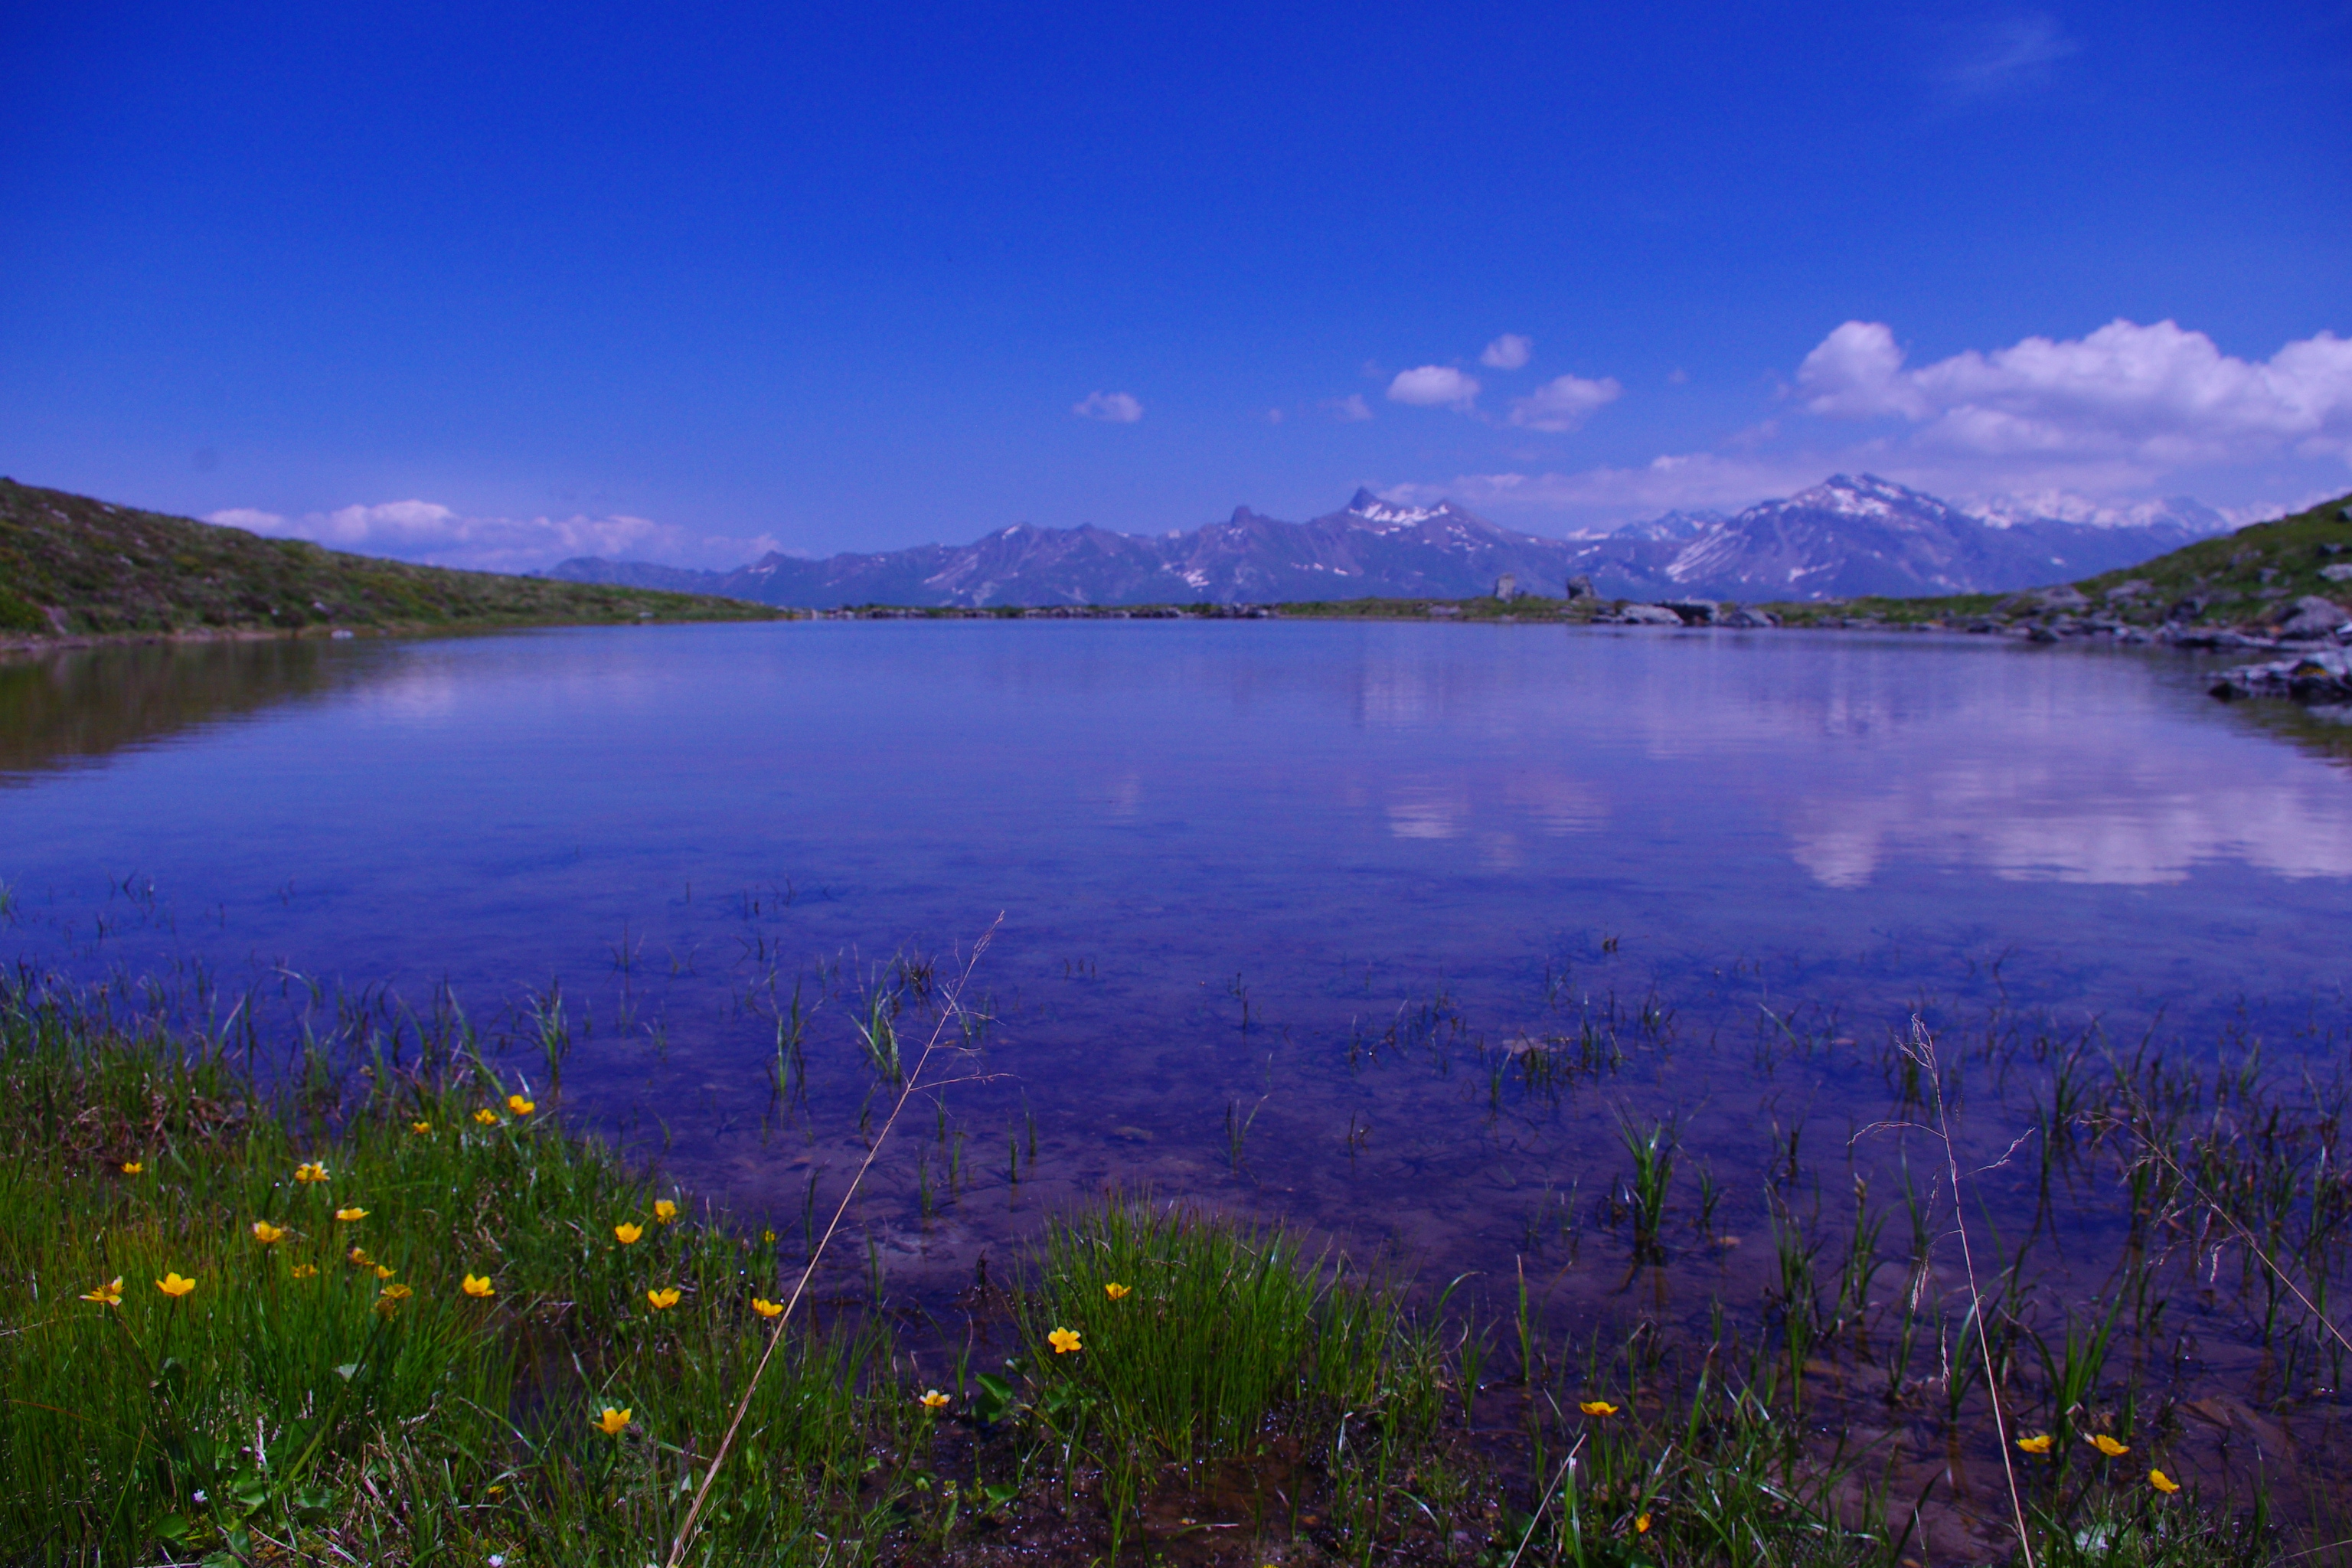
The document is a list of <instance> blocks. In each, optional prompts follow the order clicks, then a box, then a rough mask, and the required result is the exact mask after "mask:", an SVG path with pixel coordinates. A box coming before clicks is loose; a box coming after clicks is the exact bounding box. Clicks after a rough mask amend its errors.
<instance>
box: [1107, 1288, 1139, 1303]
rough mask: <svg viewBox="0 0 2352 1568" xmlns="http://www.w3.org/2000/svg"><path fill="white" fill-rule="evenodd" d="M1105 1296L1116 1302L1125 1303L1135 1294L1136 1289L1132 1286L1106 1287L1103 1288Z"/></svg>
mask: <svg viewBox="0 0 2352 1568" xmlns="http://www.w3.org/2000/svg"><path fill="white" fill-rule="evenodd" d="M1103 1294H1104V1295H1106V1296H1108V1297H1109V1298H1110V1299H1111V1300H1114V1301H1124V1300H1127V1299H1128V1298H1129V1296H1131V1295H1133V1294H1135V1287H1134V1286H1132V1285H1106V1286H1104V1287H1103Z"/></svg>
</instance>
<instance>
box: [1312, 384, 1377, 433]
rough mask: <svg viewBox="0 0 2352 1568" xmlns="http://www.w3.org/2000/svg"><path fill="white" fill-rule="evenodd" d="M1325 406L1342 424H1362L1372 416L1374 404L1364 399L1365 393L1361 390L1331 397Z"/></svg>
mask: <svg viewBox="0 0 2352 1568" xmlns="http://www.w3.org/2000/svg"><path fill="white" fill-rule="evenodd" d="M1323 408H1324V411H1325V412H1326V413H1328V414H1329V415H1330V416H1331V417H1332V418H1334V419H1337V420H1338V421H1339V423H1340V424H1342V425H1360V424H1362V423H1363V422H1364V421H1365V420H1367V419H1370V417H1371V416H1372V405H1370V404H1369V403H1366V402H1365V401H1364V395H1363V394H1362V393H1360V392H1351V393H1349V394H1348V395H1347V396H1345V397H1334V398H1331V399H1330V400H1328V402H1326V403H1325V404H1324V405H1323Z"/></svg>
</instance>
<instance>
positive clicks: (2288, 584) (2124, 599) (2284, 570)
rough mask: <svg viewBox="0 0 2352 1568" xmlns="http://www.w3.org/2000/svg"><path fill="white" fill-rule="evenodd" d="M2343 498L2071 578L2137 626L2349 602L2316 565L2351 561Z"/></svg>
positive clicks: (1834, 607)
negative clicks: (2311, 602) (2307, 602)
mask: <svg viewBox="0 0 2352 1568" xmlns="http://www.w3.org/2000/svg"><path fill="white" fill-rule="evenodd" d="M2347 507H2352V495H2343V496H2338V497H2336V499H2335V500H2331V501H2324V502H2322V503H2321V504H2320V505H2318V506H2315V507H2312V508H2310V509H2309V510H2305V511H2299V512H2296V513H2295V514H2294V515H2293V516H2292V517H2283V518H2280V519H2278V520H2276V521H2272V522H2257V523H2253V524H2252V525H2250V526H2248V527H2245V528H2242V529H2239V530H2238V531H2236V532H2234V533H2224V534H2221V535H2217V536H2216V537H2214V538H2211V539H2201V540H2199V541H2198V542H2196V543H2194V544H2186V545H2183V546H2181V547H2180V548H2179V549H2178V550H2175V551H2173V552H2170V553H2168V554H2165V555H2159V556H2158V557H2157V558H2156V559H2155V560H2153V561H2144V562H2142V563H2139V564H2138V565H2137V566H2130V567H2126V568H2124V569H2122V570H2120V571H2116V572H2103V573H2101V574H2098V575H2097V576H2095V577H2085V578H2084V579H2082V580H2081V581H2080V582H2078V583H2076V584H2074V587H2075V588H2076V589H2077V590H2079V591H2080V592H2081V593H2082V595H2083V596H2084V598H2085V599H2087V600H2089V601H2090V605H2089V608H2090V610H2091V611H2092V612H2095V613H2097V614H2099V615H2102V616H2106V617H2109V618H2111V619H2114V620H2116V621H2119V622H2122V623H2123V624H2125V625H2126V626H2158V625H2161V624H2162V623H2164V622H2165V621H2167V620H2170V621H2173V622H2175V623H2176V624H2182V625H2191V626H2247V627H2257V626H2263V625H2264V624H2265V623H2267V622H2270V621H2273V620H2275V619H2277V618H2279V616H2281V615H2282V614H2283V613H2284V612H2285V611H2286V610H2287V609H2288V608H2289V607H2290V606H2292V605H2294V602H2295V601H2296V600H2297V599H2300V598H2302V597H2304V596H2305V595H2318V596H2319V597H2321V598H2325V599H2333V600H2335V601H2336V603H2338V604H2352V583H2335V582H2330V581H2328V580H2327V579H2326V578H2325V577H2323V576H2321V575H2320V573H2321V571H2322V570H2323V569H2324V568H2326V567H2329V566H2335V565H2340V564H2346V563H2352V518H2347V517H2346V515H2345V510H2346V508H2347ZM2110 595H2113V596H2112V597H2111V596H2110ZM1766 607H1767V608H1769V609H1770V610H1771V611H1772V612H1773V613H1774V614H1776V615H1778V616H1780V617H1781V618H1782V619H1783V620H1784V621H1786V622H1788V623H1789V624H1790V625H1792V626H1804V625H1811V624H1818V623H1820V622H1822V621H1824V620H1840V619H1849V620H1850V619H1854V618H1858V617H1859V618H1869V619H1877V620H1883V621H1885V622H1887V623H1888V624H1890V625H1905V624H1916V623H1919V622H1926V621H1942V622H1946V623H1961V622H1967V621H1971V620H1978V619H1995V620H2022V619H2030V618H2033V617H2036V616H2041V615H2042V614H2043V613H2044V610H2045V608H2046V606H2045V605H2042V602H2041V601H2040V599H2039V598H2038V597H2037V596H2036V595H2032V594H2010V595H1994V594H1963V595H1951V596H1948V597H1945V598H1937V599H1847V600H1843V601H1838V602H1833V603H1826V604H1781V605H1769V606H1766Z"/></svg>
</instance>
